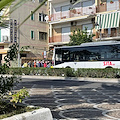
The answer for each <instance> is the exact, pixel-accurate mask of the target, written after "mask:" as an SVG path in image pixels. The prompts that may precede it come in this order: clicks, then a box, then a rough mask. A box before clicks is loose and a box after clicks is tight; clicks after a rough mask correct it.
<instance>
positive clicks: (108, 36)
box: [96, 30, 120, 39]
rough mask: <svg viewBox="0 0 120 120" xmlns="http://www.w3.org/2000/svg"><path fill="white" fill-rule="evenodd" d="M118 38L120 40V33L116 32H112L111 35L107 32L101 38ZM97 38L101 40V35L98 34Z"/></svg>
mask: <svg viewBox="0 0 120 120" xmlns="http://www.w3.org/2000/svg"><path fill="white" fill-rule="evenodd" d="M112 37H114V38H117V37H119V38H120V33H118V32H117V31H116V30H115V31H111V33H110V34H109V33H108V32H105V33H102V34H101V38H112ZM96 38H97V39H98V38H100V34H98V33H97V34H96Z"/></svg>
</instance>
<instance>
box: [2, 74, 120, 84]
mask: <svg viewBox="0 0 120 120" xmlns="http://www.w3.org/2000/svg"><path fill="white" fill-rule="evenodd" d="M0 76H3V77H5V76H8V77H10V76H11V75H1V74H0ZM16 76H17V77H21V78H32V79H33V78H34V79H42V80H43V79H44V80H48V79H50V80H74V81H90V82H110V83H119V82H120V78H90V77H61V76H39V75H16Z"/></svg>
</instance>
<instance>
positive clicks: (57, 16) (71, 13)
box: [49, 6, 96, 21]
mask: <svg viewBox="0 0 120 120" xmlns="http://www.w3.org/2000/svg"><path fill="white" fill-rule="evenodd" d="M95 13H96V7H95V6H91V7H84V8H83V7H81V8H75V9H72V10H68V11H63V12H57V13H54V14H52V15H51V16H49V21H57V20H61V19H66V18H72V17H79V16H84V15H92V14H95Z"/></svg>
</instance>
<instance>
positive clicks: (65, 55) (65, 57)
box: [62, 50, 70, 62]
mask: <svg viewBox="0 0 120 120" xmlns="http://www.w3.org/2000/svg"><path fill="white" fill-rule="evenodd" d="M62 56H63V61H64V62H67V61H69V60H70V52H69V50H62Z"/></svg>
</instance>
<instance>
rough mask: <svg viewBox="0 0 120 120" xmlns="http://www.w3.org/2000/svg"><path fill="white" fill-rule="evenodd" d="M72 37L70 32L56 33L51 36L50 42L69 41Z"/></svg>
mask: <svg viewBox="0 0 120 120" xmlns="http://www.w3.org/2000/svg"><path fill="white" fill-rule="evenodd" d="M69 41H70V37H69V34H67V35H56V36H53V37H49V43H55V42H56V43H57V42H69Z"/></svg>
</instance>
